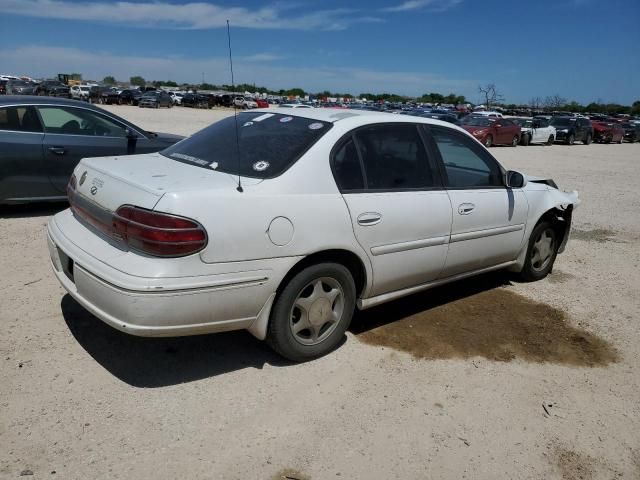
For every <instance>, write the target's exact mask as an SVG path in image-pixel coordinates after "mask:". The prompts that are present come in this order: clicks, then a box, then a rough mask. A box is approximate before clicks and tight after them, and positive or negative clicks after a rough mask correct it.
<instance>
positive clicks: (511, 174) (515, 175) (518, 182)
mask: <svg viewBox="0 0 640 480" xmlns="http://www.w3.org/2000/svg"><path fill="white" fill-rule="evenodd" d="M505 184H506V186H507V188H522V187H524V186H525V185H526V184H527V180H526V179H525V178H524V175H522V174H521V173H520V172H516V171H515V170H509V171H508V172H507V173H506V175H505Z"/></svg>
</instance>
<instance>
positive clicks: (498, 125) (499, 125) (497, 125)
mask: <svg viewBox="0 0 640 480" xmlns="http://www.w3.org/2000/svg"><path fill="white" fill-rule="evenodd" d="M493 126H494V127H496V128H500V127H502V124H501V123H494V124H493Z"/></svg>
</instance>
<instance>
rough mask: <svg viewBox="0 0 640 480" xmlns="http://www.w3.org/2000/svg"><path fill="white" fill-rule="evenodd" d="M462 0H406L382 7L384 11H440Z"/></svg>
mask: <svg viewBox="0 0 640 480" xmlns="http://www.w3.org/2000/svg"><path fill="white" fill-rule="evenodd" d="M461 2H462V0H407V1H405V2H402V3H401V4H399V5H395V6H393V7H388V8H383V9H382V10H383V11H385V12H407V11H411V10H424V9H429V10H431V11H436V12H442V11H444V10H448V9H449V8H452V7H455V6H456V5H458V4H459V3H461Z"/></svg>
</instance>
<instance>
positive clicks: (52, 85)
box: [34, 80, 71, 98]
mask: <svg viewBox="0 0 640 480" xmlns="http://www.w3.org/2000/svg"><path fill="white" fill-rule="evenodd" d="M34 93H35V94H36V95H48V96H50V97H64V98H69V97H71V92H70V90H69V87H68V86H67V85H65V84H64V83H62V82H60V81H59V80H43V81H42V82H40V84H39V85H38V86H37V88H36V89H35V92H34Z"/></svg>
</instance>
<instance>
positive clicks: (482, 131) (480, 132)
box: [472, 130, 487, 137]
mask: <svg viewBox="0 0 640 480" xmlns="http://www.w3.org/2000/svg"><path fill="white" fill-rule="evenodd" d="M485 133H487V131H486V130H476V131H475V132H473V133H472V135H475V136H476V137H479V136H481V135H484V134H485Z"/></svg>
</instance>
